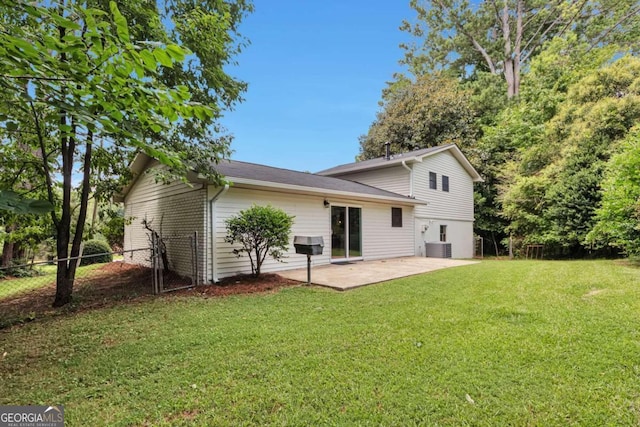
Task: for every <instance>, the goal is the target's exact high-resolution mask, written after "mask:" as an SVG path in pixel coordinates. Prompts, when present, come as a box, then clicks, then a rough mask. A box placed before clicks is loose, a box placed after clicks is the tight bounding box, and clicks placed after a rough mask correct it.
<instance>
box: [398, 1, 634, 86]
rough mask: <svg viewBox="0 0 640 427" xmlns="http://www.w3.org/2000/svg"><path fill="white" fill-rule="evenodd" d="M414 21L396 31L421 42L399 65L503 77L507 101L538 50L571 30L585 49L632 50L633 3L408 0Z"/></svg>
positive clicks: (418, 69) (421, 70)
mask: <svg viewBox="0 0 640 427" xmlns="http://www.w3.org/2000/svg"><path fill="white" fill-rule="evenodd" d="M411 6H412V7H413V9H415V10H416V12H417V14H418V16H417V21H416V23H415V24H411V23H409V22H408V21H405V22H404V23H403V25H402V27H401V29H402V30H404V31H407V32H409V33H410V34H412V35H413V36H415V37H416V38H418V39H419V40H420V41H421V42H420V43H417V44H416V43H414V44H409V45H407V44H404V45H402V47H403V48H404V49H405V51H406V53H405V58H404V61H403V62H404V63H405V64H408V65H409V67H410V69H411V71H412V72H413V73H414V74H416V75H422V74H424V73H425V72H430V71H433V70H442V69H444V70H450V71H452V72H454V73H455V74H457V75H458V76H467V75H468V74H469V72H472V73H473V72H474V71H488V72H491V73H492V74H501V75H503V76H504V79H505V82H506V84H507V96H508V97H509V98H512V97H514V96H517V95H518V94H519V92H520V82H521V74H522V70H523V69H524V68H525V67H526V65H527V64H528V61H529V60H530V59H531V58H532V57H533V56H535V55H536V54H537V53H538V52H539V51H540V48H541V47H542V45H543V44H544V43H545V42H546V41H548V40H551V39H553V38H554V37H562V36H564V35H565V34H566V33H567V32H568V31H571V30H574V31H576V32H577V34H578V35H579V38H580V39H581V40H583V41H586V42H587V43H588V44H589V45H590V46H601V45H602V44H608V43H610V42H617V43H619V44H620V45H621V46H625V47H628V48H630V49H633V48H635V49H637V48H638V37H637V36H638V35H640V33H639V32H640V13H639V12H640V5H638V3H637V2H636V1H635V0H622V1H617V0H598V1H593V0H591V1H590V0H554V1H551V2H547V1H540V0H503V1H497V0H491V1H486V2H480V3H473V2H469V1H468V0H430V1H421V0H411Z"/></svg>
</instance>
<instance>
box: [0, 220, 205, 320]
mask: <svg viewBox="0 0 640 427" xmlns="http://www.w3.org/2000/svg"><path fill="white" fill-rule="evenodd" d="M150 241H151V247H145V248H138V249H128V250H125V251H120V252H105V253H99V254H91V255H82V256H79V257H76V258H67V259H63V260H57V259H51V260H48V261H40V262H31V263H28V264H20V265H11V266H9V267H0V328H2V327H5V326H8V325H11V324H14V323H17V322H22V321H28V320H33V319H35V318H37V317H40V316H42V315H43V314H44V313H47V312H51V311H52V310H53V309H52V308H51V305H52V304H53V301H54V298H55V293H56V273H57V263H58V262H59V261H66V262H77V269H76V275H75V281H74V285H73V302H72V304H71V308H78V307H82V308H87V307H93V306H100V305H106V304H108V303H109V302H112V301H119V300H127V299H132V298H135V297H138V296H140V295H145V294H160V293H164V292H170V291H175V290H180V289H185V288H190V287H193V286H196V285H197V284H198V275H199V272H198V234H197V232H195V233H192V234H189V235H174V236H163V237H162V238H160V237H159V236H157V235H154V236H153V237H152V238H150Z"/></svg>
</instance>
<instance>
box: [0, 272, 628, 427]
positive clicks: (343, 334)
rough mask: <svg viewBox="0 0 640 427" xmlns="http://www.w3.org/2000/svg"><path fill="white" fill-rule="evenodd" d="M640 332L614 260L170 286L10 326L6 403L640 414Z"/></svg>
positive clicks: (391, 417) (71, 412) (3, 346)
mask: <svg viewBox="0 0 640 427" xmlns="http://www.w3.org/2000/svg"><path fill="white" fill-rule="evenodd" d="M639 325H640V269H637V268H633V267H628V266H624V265H621V264H618V263H616V262H613V261H573V262H548V261H485V262H483V263H481V264H477V265H470V266H465V267H457V268H453V269H448V270H441V271H438V272H434V273H430V274H426V275H422V276H414V277H410V278H405V279H400V280H395V281H392V282H388V283H383V284H378V285H373V286H369V287H364V288H359V289H356V290H352V291H348V292H336V291H332V290H327V289H323V288H316V287H304V286H300V287H293V288H285V289H282V290H280V291H278V292H273V293H268V294H254V295H245V296H233V297H227V298H202V297H198V296H186V295H181V296H177V295H174V296H165V297H161V298H155V299H151V300H145V301H142V302H139V303H134V304H130V305H122V306H117V307H113V308H108V309H102V310H96V311H90V312H85V313H76V314H74V315H72V316H70V317H56V318H52V319H48V320H44V321H39V322H33V323H30V324H26V325H24V326H21V327H15V328H12V329H8V330H5V331H1V332H0V377H1V378H2V381H0V404H46V405H48V404H58V403H61V404H64V405H65V416H66V420H67V425H167V426H169V425H192V424H196V425H234V426H235V425H265V424H272V425H327V424H330V425H451V426H460V425H487V426H494V425H540V426H550V425H551V426H553V425H557V426H567V425H585V426H595V425H612V426H620V425H638V423H640V327H639ZM5 352H6V354H5V355H4V356H2V354H3V353H5Z"/></svg>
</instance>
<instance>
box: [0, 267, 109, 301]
mask: <svg viewBox="0 0 640 427" xmlns="http://www.w3.org/2000/svg"><path fill="white" fill-rule="evenodd" d="M101 265H103V264H91V265H87V266H84V267H78V270H77V271H76V277H77V278H78V279H81V278H83V277H86V276H87V275H89V274H91V272H92V271H94V270H95V269H97V268H99V267H100V266H101ZM34 269H35V270H37V271H38V272H39V273H40V275H38V276H33V277H22V278H19V279H16V278H6V279H0V300H2V299H4V298H8V297H11V296H14V295H17V294H20V293H23V292H25V291H30V290H32V289H37V288H42V287H44V286H47V285H50V284H51V283H54V282H55V281H56V266H55V265H44V266H37V267H34Z"/></svg>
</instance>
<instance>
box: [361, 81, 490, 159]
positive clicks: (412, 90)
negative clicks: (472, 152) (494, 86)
mask: <svg viewBox="0 0 640 427" xmlns="http://www.w3.org/2000/svg"><path fill="white" fill-rule="evenodd" d="M469 98H470V92H469V91H467V90H465V89H464V88H462V87H461V86H460V85H459V84H458V82H457V81H456V80H455V79H452V78H449V77H446V76H444V75H425V76H421V77H419V78H417V80H416V81H415V82H411V81H408V80H405V81H402V82H401V83H398V84H396V85H394V86H392V87H390V88H389V90H388V91H387V93H386V94H385V103H384V105H383V109H382V111H380V112H379V113H378V114H377V118H376V120H375V122H373V124H372V125H371V127H370V128H369V132H368V133H367V135H363V136H361V137H360V154H359V156H358V157H359V158H360V159H361V160H365V159H371V158H375V157H379V156H380V155H383V154H384V151H385V148H384V144H385V143H386V142H390V143H391V151H392V152H393V153H403V152H407V151H412V150H417V149H420V148H427V147H433V146H436V145H442V144H449V143H456V144H458V146H460V147H461V148H463V149H465V148H467V147H469V146H470V145H471V144H472V143H473V141H474V140H475V137H476V133H477V127H476V125H475V118H474V112H473V110H472V109H471V106H470V99H469Z"/></svg>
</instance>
